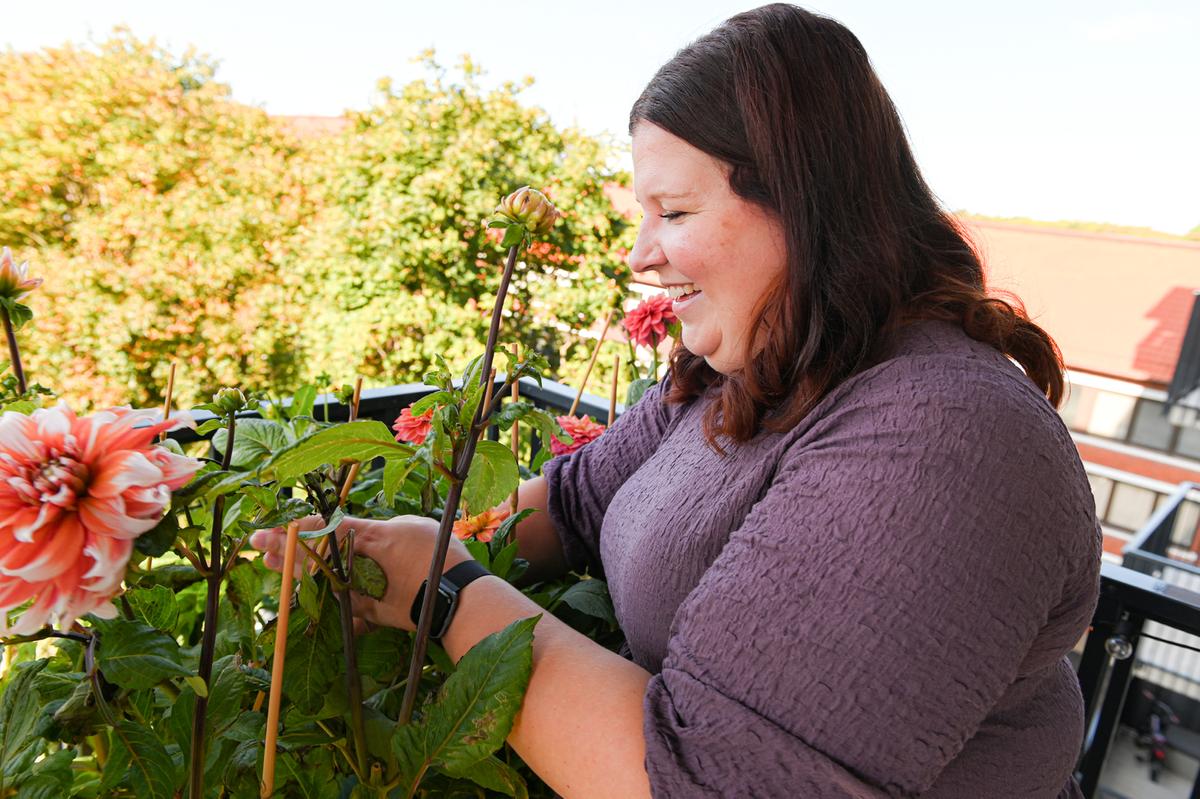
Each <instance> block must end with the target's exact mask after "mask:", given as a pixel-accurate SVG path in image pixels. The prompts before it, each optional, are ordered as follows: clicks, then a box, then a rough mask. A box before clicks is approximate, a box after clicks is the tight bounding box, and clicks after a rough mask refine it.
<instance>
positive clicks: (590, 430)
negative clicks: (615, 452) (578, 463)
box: [550, 415, 605, 456]
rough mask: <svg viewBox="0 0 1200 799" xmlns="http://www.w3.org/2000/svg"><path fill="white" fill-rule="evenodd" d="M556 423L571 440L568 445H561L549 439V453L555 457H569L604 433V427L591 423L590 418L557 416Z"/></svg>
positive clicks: (557, 441) (555, 439) (597, 423)
mask: <svg viewBox="0 0 1200 799" xmlns="http://www.w3.org/2000/svg"><path fill="white" fill-rule="evenodd" d="M558 423H559V424H560V425H562V429H563V430H564V431H566V433H567V435H569V436H570V437H571V439H572V441H571V443H570V444H563V443H562V442H560V441H559V440H558V439H557V438H554V437H551V438H550V451H551V452H553V453H554V454H555V455H556V456H557V455H570V454H571V453H572V452H574V451H576V450H577V449H579V448H580V447H582V446H583V445H584V444H589V443H591V442H593V441H595V440H596V439H597V438H599V437H600V434H601V433H603V432H604V429H605V428H604V425H602V424H600V423H599V422H594V421H592V417H590V416H587V415H584V417H583V418H582V419H580V418H579V417H577V416H559V417H558Z"/></svg>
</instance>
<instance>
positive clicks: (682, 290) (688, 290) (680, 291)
mask: <svg viewBox="0 0 1200 799" xmlns="http://www.w3.org/2000/svg"><path fill="white" fill-rule="evenodd" d="M699 293H700V289H698V288H696V284H695V283H681V284H679V285H676V286H667V294H669V295H670V297H671V299H673V300H676V301H678V300H684V299H688V298H689V297H691V296H692V295H693V294H699Z"/></svg>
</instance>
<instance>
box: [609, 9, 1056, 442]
mask: <svg viewBox="0 0 1200 799" xmlns="http://www.w3.org/2000/svg"><path fill="white" fill-rule="evenodd" d="M642 121H646V122H650V123H652V124H654V125H657V126H658V127H660V128H663V129H664V130H666V131H667V132H669V133H671V134H673V135H675V136H677V137H679V138H680V139H683V140H684V141H686V142H688V143H689V144H691V145H692V146H693V147H696V148H697V149H699V150H702V151H703V152H705V153H708V154H709V155H711V156H713V157H714V158H717V159H719V160H721V161H723V162H725V163H726V164H728V165H729V167H730V178H729V182H730V186H731V188H732V190H733V191H734V192H735V193H736V194H738V195H739V196H741V197H743V198H744V199H746V200H749V201H751V202H754V203H757V204H758V205H760V206H761V207H763V208H765V209H766V210H768V211H769V212H771V213H772V214H774V215H775V217H776V218H777V219H778V220H779V222H780V223H781V225H782V227H783V230H784V235H785V238H786V240H787V262H788V264H787V269H786V271H785V278H784V282H785V285H783V286H781V287H780V289H781V290H779V291H771V292H768V295H767V296H768V299H767V301H766V302H765V304H764V306H763V307H762V308H761V309H760V311H759V313H758V314H757V317H756V319H755V320H754V328H753V329H755V330H758V331H760V335H761V336H762V339H761V340H762V342H763V344H764V346H763V348H762V349H761V350H759V351H758V352H757V353H756V354H755V355H753V356H752V357H751V358H750V359H749V362H748V363H747V365H746V366H745V367H744V368H743V369H741V370H739V371H737V372H736V373H733V374H729V375H721V374H719V373H717V372H716V371H715V370H713V369H712V368H711V367H709V366H708V364H707V363H706V362H705V361H704V359H703V358H701V357H699V356H696V355H693V354H692V353H690V352H688V351H687V350H685V349H683V348H682V347H677V348H676V350H675V352H674V353H672V356H671V375H672V383H673V387H672V389H671V393H670V395H669V397H668V398H669V399H670V400H672V401H676V402H682V401H687V400H690V399H692V398H694V397H697V396H699V395H700V394H701V393H703V392H704V391H705V390H706V389H707V388H708V387H709V386H714V385H715V386H719V389H720V391H719V398H718V399H717V401H715V402H714V403H713V404H712V405H711V406H710V407H709V408H708V412H707V413H708V415H707V416H706V417H705V432H706V434H707V436H708V438H709V441H710V443H712V444H713V445H714V446H717V444H716V439H717V436H727V437H729V438H730V439H732V440H733V441H735V442H736V441H746V440H748V439H750V438H752V437H753V436H754V435H756V434H757V433H758V432H759V431H760V430H762V429H764V428H765V429H769V430H787V429H790V428H792V427H794V426H795V425H796V424H797V423H798V422H799V421H800V420H801V419H802V418H803V417H804V415H805V414H807V413H808V411H810V410H811V409H812V407H813V406H814V405H816V404H817V403H818V402H819V401H820V400H821V398H822V397H824V396H825V395H826V394H827V393H828V392H829V391H831V390H832V389H833V388H834V387H836V386H837V385H838V384H839V383H841V382H842V381H844V380H846V379H847V378H848V377H851V376H852V375H854V374H856V373H857V372H860V371H862V370H863V369H865V368H867V367H869V366H871V365H872V364H873V363H874V362H876V361H877V359H878V358H880V357H882V353H883V352H884V351H885V350H886V347H887V345H888V344H889V342H890V340H891V337H892V335H893V334H894V333H895V331H896V330H897V329H898V328H899V327H901V326H902V325H904V324H905V323H907V322H910V321H913V320H916V319H941V320H946V321H952V322H955V323H957V324H959V325H961V326H962V328H963V329H964V330H965V331H966V333H967V334H968V335H969V336H971V337H972V338H975V339H978V340H979V341H982V342H986V343H987V344H990V345H991V346H993V347H995V348H996V349H997V350H999V351H1000V352H1002V353H1004V354H1005V355H1008V356H1009V357H1011V358H1013V359H1014V360H1015V361H1017V362H1018V363H1019V364H1020V365H1021V367H1022V368H1023V369H1024V371H1025V373H1026V374H1027V375H1028V376H1029V378H1030V379H1031V380H1032V381H1033V382H1034V384H1036V385H1037V387H1038V388H1039V389H1040V390H1041V391H1042V392H1043V393H1044V394H1045V395H1046V397H1047V398H1048V399H1049V400H1050V402H1051V404H1053V405H1054V406H1055V407H1057V406H1058V404H1059V403H1060V401H1061V400H1062V393H1063V364H1062V356H1061V354H1060V353H1059V351H1058V348H1057V346H1056V345H1055V343H1054V341H1053V340H1052V339H1051V338H1050V336H1049V335H1047V334H1046V332H1045V331H1043V330H1042V329H1041V328H1040V327H1038V326H1037V325H1035V324H1034V323H1033V322H1031V321H1030V320H1029V317H1028V315H1027V314H1026V313H1025V310H1024V308H1023V307H1022V306H1021V305H1020V303H1019V301H1014V302H1008V301H1005V300H1002V299H999V298H996V297H989V296H988V295H987V293H986V292H985V288H984V279H983V267H982V264H981V262H980V258H979V256H978V254H977V253H976V251H975V248H974V247H973V246H972V244H971V242H970V238H969V237H968V236H967V235H966V233H965V231H964V230H963V229H962V228H961V226H960V225H959V224H958V223H957V221H956V220H955V219H954V217H952V216H951V215H950V214H948V213H947V212H946V211H944V210H943V209H942V208H941V207H940V205H939V203H938V201H937V199H936V198H935V197H934V196H933V193H932V192H931V191H930V189H929V186H928V185H926V183H925V180H924V178H923V177H922V176H921V173H920V170H919V169H918V168H917V164H916V159H915V158H914V157H913V154H912V150H911V148H910V147H909V144H908V139H907V136H906V135H905V132H904V127H903V124H902V123H901V121H900V117H899V114H897V112H896V108H895V106H894V105H893V104H892V101H891V98H890V97H889V96H888V94H887V91H886V90H885V89H884V88H883V84H882V83H880V81H879V78H878V77H877V76H876V74H875V71H874V69H873V68H872V67H871V62H870V60H869V59H868V57H867V54H866V51H865V50H864V49H863V46H862V44H861V43H860V42H859V41H858V39H857V38H856V37H855V36H854V34H852V33H851V32H850V31H849V30H847V29H846V28H845V27H843V26H842V25H841V24H840V23H838V22H836V21H834V20H832V19H828V18H826V17H822V16H820V15H817V14H813V13H811V12H808V11H805V10H803V9H800V8H797V7H795V6H791V5H786V4H782V3H777V4H773V5H768V6H763V7H762V8H758V9H755V10H753V11H747V12H745V13H742V14H738V15H737V16H735V17H732V18H730V19H728V20H726V21H725V22H724V23H723V24H722V25H721V26H720V27H718V28H717V29H716V30H714V31H712V32H711V33H709V34H708V35H706V36H704V37H702V38H700V39H698V40H696V41H695V42H693V43H692V44H690V45H688V46H687V47H685V48H683V49H682V50H680V51H679V52H678V53H677V54H676V55H675V56H674V58H672V59H671V60H670V61H669V62H667V63H666V64H665V65H664V66H663V67H662V68H661V69H659V71H658V72H657V74H655V76H654V78H653V79H652V80H651V81H650V83H649V85H647V86H646V88H645V90H644V91H643V92H642V94H641V96H640V97H639V98H638V100H637V102H636V103H634V105H633V109H632V111H631V112H630V115H629V128H630V132H631V133H632V132H633V130H634V128H635V127H636V126H637V125H638V123H639V122H642ZM768 319H769V320H770V324H769V325H768V324H767V320H768Z"/></svg>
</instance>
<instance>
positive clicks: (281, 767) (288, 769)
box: [275, 753, 341, 799]
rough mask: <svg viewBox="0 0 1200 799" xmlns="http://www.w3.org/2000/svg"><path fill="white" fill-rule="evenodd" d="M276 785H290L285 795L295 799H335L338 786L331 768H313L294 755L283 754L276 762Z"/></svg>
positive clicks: (338, 789)
mask: <svg viewBox="0 0 1200 799" xmlns="http://www.w3.org/2000/svg"><path fill="white" fill-rule="evenodd" d="M277 763H278V769H277V771H276V777H275V779H276V784H277V785H283V784H284V783H291V784H292V789H291V790H290V791H288V793H287V795H288V796H292V797H296V799H337V797H338V796H339V795H340V793H341V791H340V786H339V785H338V783H337V779H336V775H335V774H334V772H333V769H332V768H319V767H318V768H313V767H312V766H310V765H309V764H308V763H302V762H300V760H299V759H298V758H297V756H296V755H293V754H291V753H288V754H285V755H283V756H281V757H280V758H279V760H278V761H277Z"/></svg>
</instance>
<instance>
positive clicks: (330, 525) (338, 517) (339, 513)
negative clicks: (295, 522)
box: [300, 508, 346, 541]
mask: <svg viewBox="0 0 1200 799" xmlns="http://www.w3.org/2000/svg"><path fill="white" fill-rule="evenodd" d="M344 518H346V511H345V510H343V509H342V508H334V509H333V513H331V514H329V521H327V522H325V524H324V526H322V527H319V528H317V529H316V530H305V531H303V532H301V533H300V537H301V538H303V539H305V540H306V541H307V540H309V539H312V538H320V537H321V536H323V535H329V534H330V533H332V532H333V531H334V530H336V529H337V528H338V525H339V524H341V523H342V519H344Z"/></svg>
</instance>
